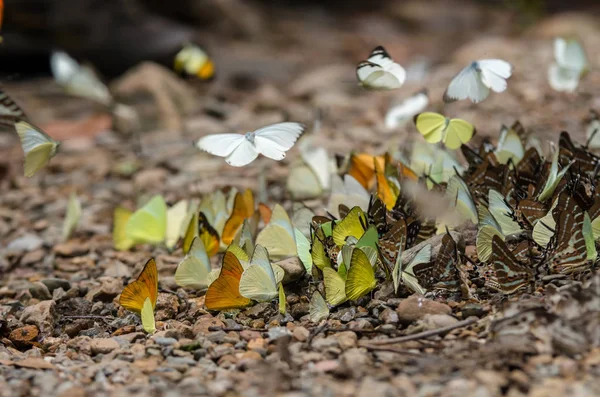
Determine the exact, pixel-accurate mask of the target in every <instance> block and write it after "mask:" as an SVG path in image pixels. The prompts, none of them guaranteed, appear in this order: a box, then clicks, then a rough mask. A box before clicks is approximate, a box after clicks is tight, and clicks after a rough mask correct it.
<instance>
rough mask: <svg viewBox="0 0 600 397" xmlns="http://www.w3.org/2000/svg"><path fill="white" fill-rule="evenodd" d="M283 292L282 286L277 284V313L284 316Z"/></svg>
mask: <svg viewBox="0 0 600 397" xmlns="http://www.w3.org/2000/svg"><path fill="white" fill-rule="evenodd" d="M285 303H286V302H285V291H284V290H283V284H282V283H280V284H279V313H281V314H283V315H285Z"/></svg>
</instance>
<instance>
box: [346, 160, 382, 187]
mask: <svg viewBox="0 0 600 397" xmlns="http://www.w3.org/2000/svg"><path fill="white" fill-rule="evenodd" d="M375 162H377V163H379V166H380V167H381V168H382V169H383V167H384V159H383V156H371V155H370V154H366V153H361V154H352V156H350V168H349V169H348V174H350V175H351V176H352V177H354V179H356V180H357V181H358V182H359V183H360V184H361V185H363V187H364V188H365V189H367V190H368V189H370V188H371V187H372V186H373V176H374V175H375V167H374V163H375Z"/></svg>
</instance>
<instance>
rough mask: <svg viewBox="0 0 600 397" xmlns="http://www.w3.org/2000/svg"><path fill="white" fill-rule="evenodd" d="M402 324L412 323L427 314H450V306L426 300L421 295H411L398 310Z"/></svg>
mask: <svg viewBox="0 0 600 397" xmlns="http://www.w3.org/2000/svg"><path fill="white" fill-rule="evenodd" d="M396 312H397V313H398V319H399V320H400V322H401V323H408V324H410V323H412V322H413V321H416V320H420V319H422V318H423V317H425V315H427V314H450V313H452V309H451V308H450V306H448V305H446V304H444V303H440V302H435V301H432V300H430V299H427V298H424V297H423V296H421V295H417V294H415V295H411V296H409V297H408V298H406V299H404V300H403V301H402V302H400V304H399V305H398V307H397V308H396Z"/></svg>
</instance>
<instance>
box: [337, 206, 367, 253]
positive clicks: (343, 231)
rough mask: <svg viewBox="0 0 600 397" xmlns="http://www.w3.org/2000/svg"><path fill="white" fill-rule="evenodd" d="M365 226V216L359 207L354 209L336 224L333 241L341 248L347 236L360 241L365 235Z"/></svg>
mask: <svg viewBox="0 0 600 397" xmlns="http://www.w3.org/2000/svg"><path fill="white" fill-rule="evenodd" d="M366 225H367V216H366V215H365V213H364V211H363V210H362V209H361V208H360V207H358V206H357V207H354V208H352V209H351V210H350V212H349V213H348V215H346V217H345V218H344V219H342V220H341V221H339V222H337V223H336V224H335V225H334V227H333V232H332V233H333V241H334V243H335V244H336V245H337V246H338V247H341V246H342V245H344V243H345V242H346V239H347V238H348V237H349V236H353V237H355V238H356V239H360V238H361V237H362V235H363V234H364V233H365V226H366Z"/></svg>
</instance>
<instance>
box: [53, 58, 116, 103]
mask: <svg viewBox="0 0 600 397" xmlns="http://www.w3.org/2000/svg"><path fill="white" fill-rule="evenodd" d="M50 67H51V69H52V74H53V75H54V79H55V80H56V82H57V83H58V84H60V85H61V86H62V87H63V88H64V89H65V91H66V92H67V93H69V94H71V95H75V96H79V97H83V98H87V99H91V100H93V101H96V102H99V103H101V104H104V105H110V104H111V103H112V102H113V98H112V96H111V95H110V92H109V90H108V87H107V86H106V84H104V83H103V82H102V81H100V79H99V78H98V76H97V75H96V73H95V72H94V71H93V70H92V68H90V67H89V66H85V65H80V64H79V63H78V62H77V61H76V60H74V59H73V58H71V57H70V56H69V55H68V54H67V53H66V52H63V51H55V52H53V53H52V55H51V57H50Z"/></svg>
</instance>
